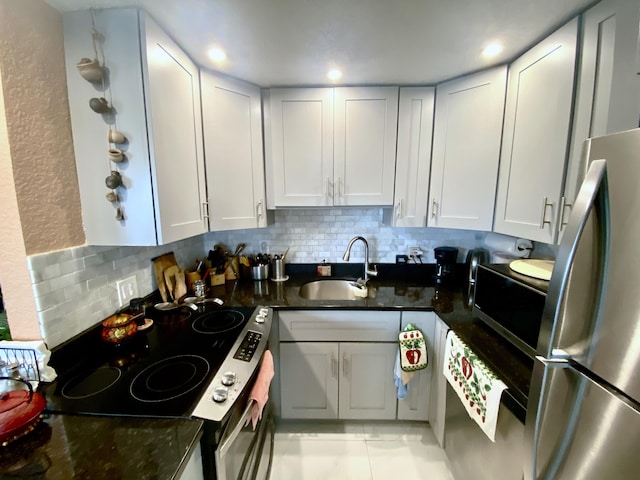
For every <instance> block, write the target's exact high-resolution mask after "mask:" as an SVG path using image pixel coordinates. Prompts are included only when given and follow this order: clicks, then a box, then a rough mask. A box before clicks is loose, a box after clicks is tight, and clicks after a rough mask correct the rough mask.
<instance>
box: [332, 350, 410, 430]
mask: <svg viewBox="0 0 640 480" xmlns="http://www.w3.org/2000/svg"><path fill="white" fill-rule="evenodd" d="M397 351H398V344H397V343H341V344H340V396H339V412H340V415H339V416H340V418H341V419H368V420H390V419H394V418H396V404H397V400H396V394H395V386H394V384H393V366H394V362H395V358H396V354H397Z"/></svg>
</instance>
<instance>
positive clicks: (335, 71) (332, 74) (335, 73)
mask: <svg viewBox="0 0 640 480" xmlns="http://www.w3.org/2000/svg"><path fill="white" fill-rule="evenodd" d="M327 78H329V80H333V81H336V80H340V79H341V78H342V70H340V69H339V68H332V69H331V70H329V73H327Z"/></svg>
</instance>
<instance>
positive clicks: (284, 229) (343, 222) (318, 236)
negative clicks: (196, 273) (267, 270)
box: [205, 208, 486, 263]
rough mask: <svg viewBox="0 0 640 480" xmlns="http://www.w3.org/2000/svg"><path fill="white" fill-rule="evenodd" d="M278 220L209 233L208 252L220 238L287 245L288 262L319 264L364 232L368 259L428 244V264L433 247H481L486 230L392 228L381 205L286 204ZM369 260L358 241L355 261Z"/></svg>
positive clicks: (272, 247)
mask: <svg viewBox="0 0 640 480" xmlns="http://www.w3.org/2000/svg"><path fill="white" fill-rule="evenodd" d="M274 214H275V216H274V219H275V222H274V224H272V225H271V226H269V227H268V228H264V229H258V230H236V231H229V232H216V233H209V234H208V235H206V240H205V246H206V248H207V251H208V250H209V249H211V248H213V245H214V244H216V243H218V242H220V243H223V244H224V245H225V246H226V247H227V248H228V249H231V250H233V249H235V246H236V245H237V244H238V243H240V242H244V243H246V244H247V251H248V252H253V253H258V252H262V253H271V254H276V253H282V252H284V250H286V249H287V248H288V247H289V248H290V250H289V253H288V254H287V262H292V263H315V262H321V261H322V260H326V261H327V262H330V263H335V262H341V261H342V255H343V254H344V251H345V248H346V247H347V244H348V243H349V240H350V239H351V238H352V237H353V236H355V235H362V236H364V237H365V238H366V239H367V242H368V243H369V260H370V261H372V262H381V263H393V262H395V258H396V254H407V253H408V250H409V247H410V246H419V247H421V248H422V249H423V251H424V253H425V255H424V258H423V261H424V262H425V263H433V262H434V258H433V249H434V248H435V247H440V246H444V245H447V246H453V247H460V249H461V250H460V253H459V255H458V261H460V262H463V261H464V258H465V254H466V250H467V249H469V248H475V247H476V246H480V245H481V244H482V241H483V240H484V237H485V236H486V233H485V232H473V231H467V230H449V229H441V228H392V227H389V226H387V225H385V224H384V223H383V220H382V217H383V210H382V209H381V208H314V209H285V210H276V211H275V212H274ZM363 259H364V248H363V246H362V244H361V243H360V242H358V244H356V245H354V247H353V250H352V253H351V261H352V262H358V261H359V262H361V261H363Z"/></svg>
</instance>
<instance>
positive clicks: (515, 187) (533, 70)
mask: <svg viewBox="0 0 640 480" xmlns="http://www.w3.org/2000/svg"><path fill="white" fill-rule="evenodd" d="M577 29H578V20H577V19H574V20H572V21H571V22H569V23H568V24H567V25H565V26H564V27H562V28H561V29H560V30H558V31H556V32H555V33H554V34H552V35H551V36H549V37H547V38H546V39H545V40H543V41H542V42H541V43H540V44H538V45H537V46H535V47H534V48H532V49H531V50H529V51H528V52H527V53H525V54H524V55H523V56H521V57H520V58H519V59H517V60H516V61H515V62H513V63H512V64H511V65H510V67H509V79H508V86H507V102H506V109H505V122H504V124H505V125H504V135H503V142H502V150H501V158H500V174H499V179H498V194H497V201H496V215H495V222H494V231H496V232H499V233H504V234H507V235H513V236H518V237H524V238H528V239H530V240H535V241H539V242H545V243H553V242H554V241H555V237H556V222H557V221H558V208H559V202H560V195H561V192H562V184H563V180H564V179H563V175H564V167H565V163H566V157H567V150H568V141H569V132H570V120H571V106H572V93H573V80H574V71H575V54H576V41H577Z"/></svg>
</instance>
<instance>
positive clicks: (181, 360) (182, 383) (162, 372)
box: [129, 355, 210, 402]
mask: <svg viewBox="0 0 640 480" xmlns="http://www.w3.org/2000/svg"><path fill="white" fill-rule="evenodd" d="M209 370H210V368H209V362H207V360H206V359H204V358H202V357H199V356H197V355H177V356H175V357H169V358H165V359H164V360H160V361H159V362H157V363H154V364H152V365H149V366H148V367H147V368H145V369H144V370H142V371H141V372H140V373H139V374H138V375H137V376H136V377H135V378H134V379H133V382H132V383H131V386H130V387H129V388H130V392H131V395H132V396H133V398H135V399H136V400H140V401H141V402H164V401H166V400H171V399H174V398H178V397H181V396H182V395H186V394H188V393H189V392H190V391H191V390H193V389H194V388H197V387H198V386H199V385H200V384H201V383H202V382H203V381H204V380H205V378H207V375H208V374H209Z"/></svg>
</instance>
